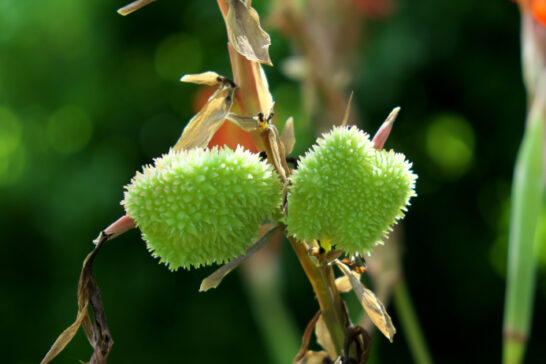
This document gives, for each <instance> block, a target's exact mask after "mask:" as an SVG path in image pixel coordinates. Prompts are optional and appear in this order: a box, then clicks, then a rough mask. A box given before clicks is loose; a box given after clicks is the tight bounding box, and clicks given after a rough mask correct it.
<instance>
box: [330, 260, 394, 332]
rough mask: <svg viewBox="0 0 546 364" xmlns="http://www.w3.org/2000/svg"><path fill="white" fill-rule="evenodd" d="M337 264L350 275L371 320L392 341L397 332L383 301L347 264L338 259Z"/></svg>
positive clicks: (356, 292)
mask: <svg viewBox="0 0 546 364" xmlns="http://www.w3.org/2000/svg"><path fill="white" fill-rule="evenodd" d="M336 264H337V266H338V267H339V269H341V271H342V272H343V274H345V276H347V277H348V279H349V282H350V283H351V286H352V288H353V290H354V292H355V294H356V296H357V297H358V300H359V301H360V304H361V305H362V307H364V310H365V311H366V313H367V314H368V316H369V318H370V320H371V321H372V322H373V323H374V324H375V326H377V328H378V329H379V331H381V332H382V333H383V335H385V336H386V337H387V339H389V341H390V342H392V338H393V336H394V334H395V333H396V328H395V327H394V325H393V324H392V320H391V317H390V316H389V314H388V313H387V310H386V309H385V306H383V303H381V301H379V299H378V298H377V297H376V296H375V294H374V293H373V292H372V291H371V290H369V289H367V288H366V287H364V285H363V284H362V283H361V282H360V281H359V280H358V279H356V277H355V276H354V275H353V274H351V270H350V269H349V267H347V266H346V265H345V264H343V263H341V262H340V261H339V260H338V261H336Z"/></svg>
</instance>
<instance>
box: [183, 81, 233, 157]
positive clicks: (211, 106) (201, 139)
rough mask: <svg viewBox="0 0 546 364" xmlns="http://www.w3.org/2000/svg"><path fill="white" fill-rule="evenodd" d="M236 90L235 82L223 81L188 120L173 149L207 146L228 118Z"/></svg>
mask: <svg viewBox="0 0 546 364" xmlns="http://www.w3.org/2000/svg"><path fill="white" fill-rule="evenodd" d="M234 92H235V87H234V85H233V84H231V83H228V82H226V83H222V84H221V85H220V86H219V87H218V89H217V90H216V91H215V92H214V94H212V96H211V97H210V98H209V99H208V101H207V103H206V104H205V106H203V108H202V109H201V110H200V111H199V112H198V113H197V114H195V116H194V117H193V118H191V120H190V121H189V122H188V125H186V127H185V128H184V131H183V132H182V135H181V136H180V139H178V141H177V142H176V144H175V146H174V147H173V149H174V150H185V149H191V148H206V146H207V145H208V143H209V141H210V140H211V139H212V137H213V135H214V133H216V131H217V130H218V129H219V128H220V127H221V126H222V124H223V122H224V120H225V119H226V116H227V114H228V112H229V110H230V109H231V106H232V105H233V96H234V95H233V94H234Z"/></svg>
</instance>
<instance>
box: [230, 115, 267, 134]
mask: <svg viewBox="0 0 546 364" xmlns="http://www.w3.org/2000/svg"><path fill="white" fill-rule="evenodd" d="M226 119H228V120H229V121H231V122H232V123H233V124H235V125H237V126H238V127H239V128H241V129H243V130H245V131H254V130H258V129H260V127H261V126H260V122H259V119H258V117H256V116H252V117H251V116H241V115H237V114H235V113H232V112H230V113H228V114H227V116H226Z"/></svg>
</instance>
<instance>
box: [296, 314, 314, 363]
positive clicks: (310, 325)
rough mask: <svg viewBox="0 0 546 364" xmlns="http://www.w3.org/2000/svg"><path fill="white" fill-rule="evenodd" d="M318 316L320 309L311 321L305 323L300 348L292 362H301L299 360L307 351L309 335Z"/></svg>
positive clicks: (311, 333)
mask: <svg viewBox="0 0 546 364" xmlns="http://www.w3.org/2000/svg"><path fill="white" fill-rule="evenodd" d="M319 317H320V311H318V312H317V313H316V314H315V316H313V318H312V319H311V321H309V323H308V324H307V327H306V328H305V331H304V333H303V336H302V338H301V347H300V350H299V351H298V354H297V355H296V357H295V358H294V360H293V363H294V364H297V363H301V362H302V361H301V360H302V359H303V358H304V357H305V356H306V355H307V354H308V353H309V343H310V342H311V336H312V335H313V331H315V325H316V324H317V320H318V319H319Z"/></svg>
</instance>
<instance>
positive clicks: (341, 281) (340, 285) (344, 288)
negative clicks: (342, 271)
mask: <svg viewBox="0 0 546 364" xmlns="http://www.w3.org/2000/svg"><path fill="white" fill-rule="evenodd" d="M351 274H352V275H354V276H355V278H356V279H358V280H359V281H360V274H358V273H357V272H353V271H351ZM336 287H337V290H338V291H339V292H341V293H347V292H349V291H351V290H352V289H353V286H352V285H351V281H350V280H349V277H347V276H346V275H344V276H343V277H339V278H336Z"/></svg>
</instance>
